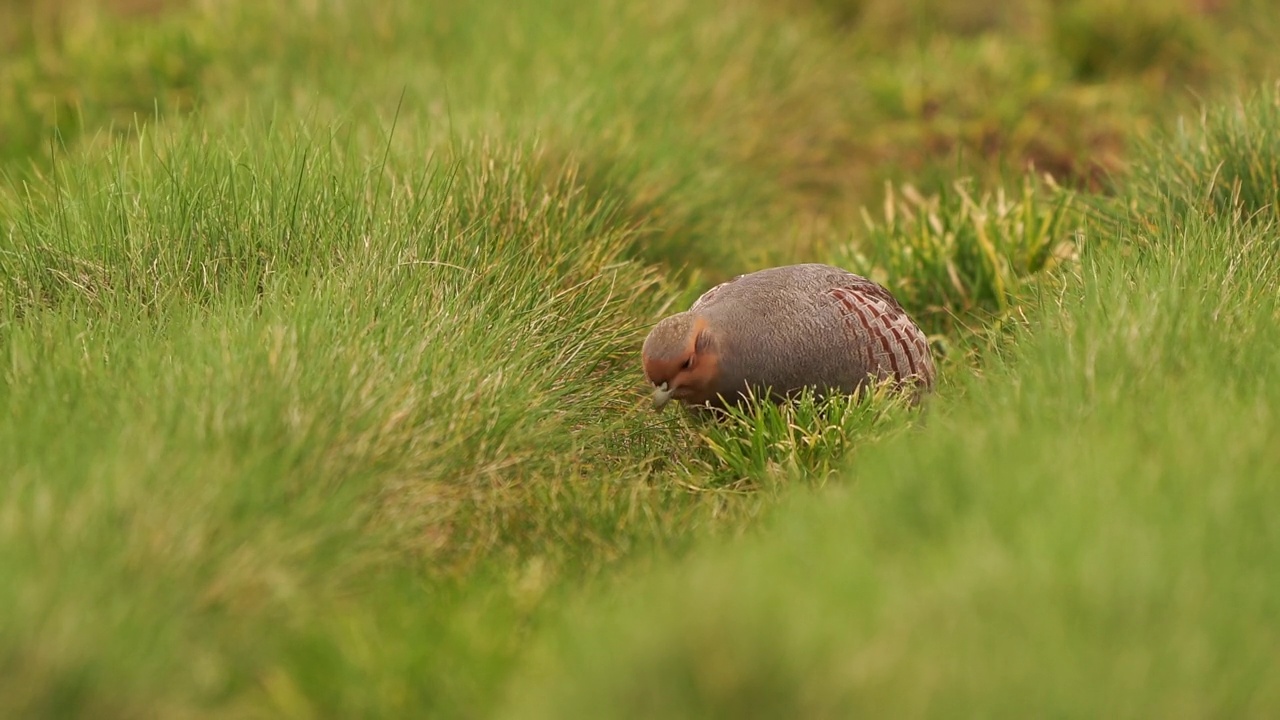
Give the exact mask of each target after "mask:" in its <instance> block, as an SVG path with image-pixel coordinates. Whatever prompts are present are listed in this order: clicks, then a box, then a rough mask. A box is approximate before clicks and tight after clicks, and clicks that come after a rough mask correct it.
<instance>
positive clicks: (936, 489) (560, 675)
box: [507, 97, 1280, 717]
mask: <svg viewBox="0 0 1280 720" xmlns="http://www.w3.org/2000/svg"><path fill="white" fill-rule="evenodd" d="M1265 102H1272V99H1271V98H1270V97H1268V98H1267V99H1266V101H1265ZM1254 111H1256V109H1255V108H1251V109H1250V110H1247V111H1246V112H1254ZM1215 130H1223V128H1218V127H1215ZM1241 139H1242V140H1243V138H1241ZM1166 152H1172V151H1166ZM1169 159H1170V158H1168V157H1161V158H1159V159H1158V161H1159V162H1167V161H1169ZM1224 159H1225V158H1224ZM1163 217H1164V218H1165V221H1166V222H1165V224H1162V225H1161V226H1160V227H1159V228H1158V230H1157V237H1158V241H1157V242H1155V243H1154V244H1153V247H1152V248H1151V249H1150V253H1149V254H1147V255H1146V256H1145V257H1144V258H1143V259H1142V260H1141V261H1137V260H1135V259H1133V258H1131V257H1126V256H1124V255H1121V254H1116V253H1099V254H1097V255H1092V256H1091V257H1090V258H1089V259H1088V260H1087V261H1086V262H1085V263H1084V265H1083V267H1082V269H1081V271H1080V272H1079V274H1078V275H1077V276H1076V277H1075V278H1074V279H1073V280H1072V282H1071V283H1070V285H1069V287H1068V289H1066V291H1065V292H1063V293H1062V294H1061V295H1060V296H1054V297H1044V298H1042V299H1041V301H1040V303H1038V307H1037V312H1036V313H1035V315H1034V319H1033V321H1032V323H1031V329H1029V330H1027V331H1025V332H1024V333H1023V334H1022V335H1021V336H1020V337H1019V338H1018V339H1017V341H1016V343H1015V346H1014V348H1013V349H1012V350H1010V351H1008V352H1007V353H1006V354H1005V355H1003V356H1002V357H1000V358H998V359H994V358H993V359H989V360H988V361H987V362H986V363H985V365H984V370H983V377H981V378H974V379H969V380H965V381H963V382H962V384H963V385H964V386H965V388H964V392H963V393H961V394H960V395H959V397H957V398H956V399H950V400H947V399H944V400H942V401H941V407H939V408H936V409H935V412H934V413H933V414H932V415H931V418H930V422H929V423H928V425H927V427H925V428H923V429H921V430H920V431H919V432H913V433H910V434H905V435H903V434H899V435H897V436H896V437H894V438H892V439H890V440H886V441H883V442H880V443H877V444H875V445H873V446H872V447H869V448H867V449H865V450H863V451H862V452H860V453H858V454H857V455H856V457H855V458H854V460H853V462H852V464H851V465H850V467H849V480H850V481H851V482H850V483H848V484H845V485H843V486H841V487H840V488H839V489H838V490H837V489H835V488H829V489H828V491H827V492H824V493H822V494H821V496H820V497H818V498H802V499H800V500H798V501H796V502H795V503H794V504H793V505H792V506H790V507H788V508H787V509H786V512H785V513H781V514H779V515H778V516H777V518H776V519H775V520H774V521H772V522H770V523H768V527H767V529H766V530H764V531H762V532H761V533H759V534H758V535H757V536H756V537H753V538H751V539H750V540H738V541H735V542H733V543H730V544H727V545H725V544H719V545H713V546H709V547H705V548H703V549H702V550H701V551H700V552H698V553H697V554H695V555H694V556H692V557H690V558H688V559H687V560H685V561H684V562H681V563H678V564H676V565H675V566H674V567H672V568H669V569H664V570H662V571H660V572H655V573H652V574H651V575H650V576H647V577H645V578H644V579H643V580H640V581H634V582H629V583H627V584H626V585H625V586H624V587H622V588H619V589H617V590H616V591H614V592H613V593H612V594H611V595H610V596H609V597H608V598H607V599H599V598H597V599H595V601H594V602H591V603H589V604H587V606H586V609H583V608H581V607H579V608H575V609H574V611H573V612H571V613H570V614H569V617H570V620H569V621H568V630H567V631H565V632H564V633H555V634H552V635H551V636H550V638H549V639H548V641H547V642H546V643H545V644H544V645H542V646H540V648H539V650H538V651H537V652H534V653H532V654H531V655H530V658H531V659H530V661H529V667H530V669H529V670H526V672H525V675H524V676H523V679H522V682H521V683H519V684H517V685H516V686H515V690H514V691H513V692H512V695H511V698H510V701H509V702H510V708H509V712H508V713H507V715H508V716H511V717H599V716H604V715H608V716H610V717H851V716H861V715H867V714H870V715H884V716H890V717H950V716H953V715H965V716H967V715H969V714H970V713H977V714H981V715H984V716H994V717H1025V716H1026V715H1028V714H1031V715H1052V716H1055V717H1116V716H1123V717H1132V716H1148V715H1157V716H1162V717H1174V716H1176V717H1224V716H1227V717H1268V716H1270V715H1272V714H1273V713H1274V712H1276V708H1277V706H1278V704H1280V694H1278V693H1277V692H1276V688H1277V686H1278V685H1277V681H1278V680H1280V666H1277V665H1276V662H1275V655H1274V649H1275V647H1276V644H1277V642H1280V623H1278V622H1277V620H1276V618H1277V611H1280V586H1278V585H1277V580H1276V578H1275V575H1274V573H1273V572H1272V571H1271V568H1272V567H1273V566H1274V563H1275V560H1276V558H1277V556H1280V533H1277V531H1276V528H1275V524H1274V523H1273V522H1272V521H1271V513H1272V511H1273V510H1274V509H1275V508H1276V507H1278V506H1280V489H1277V486H1276V483H1275V477H1276V476H1275V470H1276V468H1277V467H1280V445H1277V444H1276V442H1275V438H1276V437H1277V436H1278V434H1280V416H1278V415H1277V412H1276V408H1277V407H1280V394H1278V392H1277V388H1276V385H1275V382H1274V381H1275V378H1276V377H1277V373H1280V361H1278V360H1277V356H1276V354H1275V348H1276V347H1280V296H1277V295H1276V292H1275V288H1276V287H1277V283H1278V282H1280V265H1277V263H1276V248H1277V247H1280V228H1277V226H1276V225H1275V224H1274V223H1264V224H1262V225H1255V226H1245V225H1241V224H1238V223H1236V222H1233V221H1232V219H1231V218H1220V217H1205V216H1204V215H1202V214H1192V215H1190V216H1188V217H1179V218H1176V219H1175V218H1172V217H1170V216H1168V215H1165V216H1163ZM552 640H554V642H552Z"/></svg>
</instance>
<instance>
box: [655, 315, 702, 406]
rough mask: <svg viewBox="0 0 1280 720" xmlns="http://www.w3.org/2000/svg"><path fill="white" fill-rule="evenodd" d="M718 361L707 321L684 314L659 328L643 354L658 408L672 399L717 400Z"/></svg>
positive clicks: (667, 319)
mask: <svg viewBox="0 0 1280 720" xmlns="http://www.w3.org/2000/svg"><path fill="white" fill-rule="evenodd" d="M718 359H719V358H718V355H717V354H716V352H715V342H714V333H713V331H712V329H711V327H710V325H709V323H708V322H707V319H706V318H705V317H701V316H695V315H692V314H690V313H688V312H682V313H678V314H676V315H672V316H671V317H669V318H666V319H664V320H662V321H661V322H659V323H658V324H657V325H655V326H654V328H653V330H652V331H650V333H649V337H648V338H646V339H645V341H644V348H643V349H642V350H641V360H642V361H643V362H644V375H645V379H646V380H648V381H649V383H650V384H652V385H653V386H654V390H653V406H654V408H656V409H659V410H661V409H662V407H663V406H664V405H666V404H667V403H668V402H669V401H671V400H672V399H676V400H681V401H687V402H694V403H701V402H706V401H707V400H711V399H712V398H714V397H715V395H716V390H715V388H716V380H717V378H718V377H719V366H718Z"/></svg>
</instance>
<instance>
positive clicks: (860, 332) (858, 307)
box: [641, 263, 936, 410]
mask: <svg viewBox="0 0 1280 720" xmlns="http://www.w3.org/2000/svg"><path fill="white" fill-rule="evenodd" d="M641 360H642V364H643V367H644V375H645V379H646V381H647V382H648V383H649V384H650V385H652V386H653V406H654V408H655V409H657V410H661V409H662V408H663V407H664V406H666V405H667V403H668V402H670V401H671V400H678V401H680V403H681V404H683V405H685V406H687V407H692V406H703V407H722V408H723V407H724V406H725V405H726V404H727V403H731V402H732V403H736V402H740V401H742V400H743V399H744V398H746V397H748V396H750V395H755V396H757V397H769V398H771V399H773V400H781V399H785V398H786V397H789V396H792V395H794V394H795V393H797V392H798V391H801V390H803V389H804V388H812V389H813V390H814V391H815V392H816V393H817V394H819V395H824V396H825V395H828V394H830V393H832V392H839V393H844V394H853V393H855V392H857V391H858V389H859V388H861V387H863V386H864V385H866V384H867V383H868V382H873V381H879V380H884V379H887V378H892V379H893V380H894V381H895V382H896V383H897V384H903V383H913V384H914V385H915V386H916V388H917V389H916V395H915V397H916V398H917V399H918V398H919V397H920V395H921V394H923V393H925V392H929V391H931V390H932V389H933V386H934V382H935V377H936V369H935V366H934V361H933V356H932V353H931V351H930V349H929V342H928V339H927V338H926V337H925V334H924V332H922V331H921V330H920V327H919V326H918V325H916V323H915V321H913V320H912V319H911V317H910V316H908V314H907V312H906V311H905V310H903V308H902V306H901V305H900V304H899V303H898V301H897V300H896V299H895V298H894V296H893V295H892V294H891V293H890V292H889V291H888V290H887V289H885V288H884V287H883V286H882V285H880V284H878V283H876V282H874V281H872V280H869V279H868V278H865V277H863V276H861V275H857V274H855V273H853V272H850V271H848V270H845V269H843V268H839V267H835V266H832V265H826V264H822V263H803V264H797V265H784V266H780V267H772V268H767V269H764V270H758V271H756V272H751V273H747V274H744V275H739V276H737V277H735V278H733V279H732V280H729V281H728V282H724V283H720V284H719V285H716V286H715V287H713V288H711V289H710V290H708V291H707V292H705V293H703V294H702V296H701V297H699V298H698V299H697V300H696V301H694V303H693V305H692V306H690V308H689V309H688V310H686V311H684V312H679V313H676V314H674V315H671V316H669V317H666V318H663V319H662V320H661V321H659V322H658V323H657V324H656V325H655V326H654V327H653V329H652V330H651V331H650V332H649V335H648V337H646V338H645V341H644V345H643V347H642V349H641Z"/></svg>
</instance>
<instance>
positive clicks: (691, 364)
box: [680, 358, 693, 370]
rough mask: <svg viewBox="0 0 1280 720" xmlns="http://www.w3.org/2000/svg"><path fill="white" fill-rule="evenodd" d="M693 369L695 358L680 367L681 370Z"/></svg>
mask: <svg viewBox="0 0 1280 720" xmlns="http://www.w3.org/2000/svg"><path fill="white" fill-rule="evenodd" d="M691 367H693V358H689V359H688V360H685V361H684V363H683V364H681V365H680V369H681V370H688V369H689V368H691Z"/></svg>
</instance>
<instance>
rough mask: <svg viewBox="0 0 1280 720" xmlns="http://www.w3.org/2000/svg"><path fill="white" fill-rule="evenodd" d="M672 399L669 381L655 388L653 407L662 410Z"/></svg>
mask: <svg viewBox="0 0 1280 720" xmlns="http://www.w3.org/2000/svg"><path fill="white" fill-rule="evenodd" d="M670 401H671V388H670V386H668V385H667V383H662V384H661V385H659V386H658V387H656V388H654V390H653V409H654V410H661V409H662V408H663V406H664V405H666V404H667V403H668V402H670Z"/></svg>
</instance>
